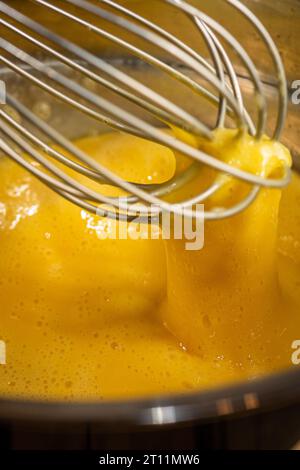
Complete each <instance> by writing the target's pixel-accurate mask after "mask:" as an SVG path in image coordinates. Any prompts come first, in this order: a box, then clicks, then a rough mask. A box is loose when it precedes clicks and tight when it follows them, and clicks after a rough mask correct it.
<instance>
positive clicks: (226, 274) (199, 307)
mask: <svg viewBox="0 0 300 470" xmlns="http://www.w3.org/2000/svg"><path fill="white" fill-rule="evenodd" d="M75 144H76V145H77V146H78V147H79V148H80V149H81V150H83V151H84V152H86V153H87V154H89V155H90V156H91V157H92V158H94V159H95V160H96V161H98V162H100V163H101V164H103V165H105V166H106V167H107V168H109V169H110V170H112V171H114V172H115V173H116V174H117V175H119V176H120V177H122V178H124V179H125V180H127V181H130V182H134V183H138V184H143V185H145V184H160V183H165V182H167V181H169V180H170V179H171V178H173V176H174V175H176V174H178V173H180V172H181V171H183V170H184V169H186V168H187V167H188V166H189V165H190V164H191V162H190V161H189V160H188V159H186V158H185V157H183V156H182V155H179V154H175V153H174V152H172V151H171V150H169V149H167V148H165V147H163V146H161V145H158V144H155V143H152V142H147V141H145V140H143V139H140V138H137V137H132V136H128V135H124V134H117V133H109V134H104V135H101V136H96V137H86V138H83V139H80V140H78V141H76V142H75ZM195 145H198V146H199V147H200V148H201V149H203V150H205V151H207V152H209V153H210V154H212V155H215V156H216V157H217V158H220V159H222V160H223V161H226V162H228V163H230V164H232V165H234V166H236V167H239V168H243V169H247V170H248V171H251V172H252V173H255V174H261V175H264V176H272V175H276V174H277V172H278V171H280V169H281V167H282V166H283V164H284V165H290V163H291V162H290V155H289V153H288V151H287V150H286V149H285V148H284V147H283V146H281V145H280V144H279V143H276V142H272V141H270V140H269V139H267V138H263V139H261V140H260V141H256V140H254V139H253V138H252V137H250V136H248V135H242V134H239V133H236V132H235V131H230V130H219V131H216V133H215V136H214V139H213V140H212V141H211V142H206V141H201V140H200V141H199V142H198V141H197V142H195ZM215 177H216V175H215V174H214V172H213V171H212V170H211V169H209V168H205V167H200V166H199V171H197V172H196V173H195V176H194V177H193V178H192V179H191V181H189V182H188V183H187V184H186V185H184V186H183V187H180V188H178V189H177V190H176V191H175V192H174V193H172V194H171V195H168V196H167V199H168V200H169V201H171V202H176V201H177V200H180V199H182V197H184V198H189V197H192V196H193V195H195V194H197V193H199V191H200V190H201V189H204V188H205V187H207V185H209V184H210V182H211V181H213V179H214V178H215ZM0 178H1V182H2V183H1V187H0V311H1V315H0V341H1V342H2V344H5V351H6V361H5V362H6V363H5V364H1V362H0V394H1V395H2V396H9V397H22V398H24V397H31V398H32V397H34V398H37V397H38V398H40V399H64V400H73V399H76V400H78V399H82V400H90V399H93V400H104V399H113V398H118V399H120V398H128V397H131V398H136V397H142V396H146V395H150V394H157V393H177V392H180V393H182V392H187V391H191V390H200V389H201V388H208V387H212V386H217V385H220V384H224V383H228V382H232V381H236V380H241V379H245V378H251V377H255V376H257V375H260V374H265V373H269V372H272V371H274V370H279V369H282V368H284V367H288V366H290V365H291V355H292V352H293V350H292V349H291V345H292V343H293V341H295V340H296V339H299V338H297V333H298V337H299V336H300V316H299V306H300V294H299V288H298V286H299V283H300V251H299V244H300V212H299V211H298V207H299V202H300V184H299V183H300V180H299V177H298V175H297V174H294V175H293V179H292V183H291V185H290V186H289V187H288V188H286V189H285V190H283V191H282V192H281V191H279V190H270V189H263V190H261V192H260V194H259V196H258V197H257V199H256V200H255V201H254V202H253V204H252V205H251V206H250V207H249V208H248V209H247V210H245V211H244V212H242V213H240V214H239V215H236V216H234V217H232V218H230V219H224V220H220V221H211V222H209V221H207V222H206V223H205V242H204V247H203V248H202V249H201V250H199V251H188V250H186V249H185V247H184V244H185V240H175V239H173V238H172V237H171V239H170V240H163V239H162V237H161V234H160V233H159V228H158V233H159V236H157V237H156V239H149V237H148V238H147V237H146V236H145V234H146V233H145V231H147V230H148V228H147V226H145V225H139V224H138V225H135V226H134V225H133V224H131V223H126V222H117V221H115V220H111V219H107V218H103V217H100V216H96V215H93V214H91V213H89V212H87V211H85V210H82V209H80V208H79V207H77V206H75V205H73V204H72V203H70V202H68V201H66V200H65V199H63V198H61V197H60V196H58V195H56V194H55V193H54V192H52V191H51V190H50V189H49V188H47V187H46V186H44V185H43V184H42V183H41V182H40V181H38V180H37V179H35V178H34V177H33V176H31V175H30V174H29V173H27V172H26V171H25V170H23V169H22V168H20V167H18V166H17V165H16V164H15V163H14V162H12V161H10V160H9V159H7V158H5V157H3V158H1V159H0ZM82 180H83V181H85V178H84V177H82ZM92 186H93V189H95V188H97V190H98V191H99V192H100V193H102V194H105V195H109V196H115V197H117V196H120V195H123V194H124V192H122V191H120V190H118V189H117V188H115V187H112V186H111V185H107V184H106V185H101V184H100V185H99V184H98V183H96V182H93V183H92ZM247 191H249V185H246V184H245V183H241V182H238V181H237V180H232V179H230V178H229V177H228V178H227V179H226V181H225V182H224V185H223V186H222V188H221V189H220V190H219V191H217V192H216V193H215V194H214V195H213V196H212V197H211V198H210V199H209V200H208V201H207V204H206V205H205V209H209V208H211V207H215V206H220V207H221V206H222V207H227V206H228V207H229V206H230V205H232V203H235V202H237V201H238V200H240V198H241V197H243V195H245V194H246V193H247ZM298 212H299V213H298ZM116 230H117V231H118V233H120V230H121V231H122V230H123V233H127V232H128V231H131V232H134V231H135V236H132V237H130V236H129V237H127V238H126V239H121V238H120V237H115V236H110V235H111V234H114V233H115V232H116ZM124 238H125V237H124Z"/></svg>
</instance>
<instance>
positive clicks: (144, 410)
mask: <svg viewBox="0 0 300 470" xmlns="http://www.w3.org/2000/svg"><path fill="white" fill-rule="evenodd" d="M292 404H297V405H300V366H299V367H297V366H292V367H291V368H290V369H288V370H284V371H281V372H277V373H273V374H269V375H267V376H263V377H260V378H255V379H250V380H248V381H243V382H239V383H234V384H231V385H227V386H225V387H218V388H210V389H206V390H203V391H197V392H190V393H184V394H174V395H152V396H149V397H146V398H139V399H126V400H109V401H103V402H102V401H99V402H96V401H90V402H88V401H87V402H85V401H81V402H80V401H72V402H67V401H61V400H58V401H55V400H51V401H43V400H34V399H25V400H22V399H6V398H0V420H22V421H24V420H25V421H39V422H41V421H43V422H49V421H55V422H64V423H69V422H89V423H99V424H105V425H116V424H118V425H126V426H152V427H153V426H157V425H160V426H161V425H174V424H184V423H187V422H191V421H192V422H197V421H212V420H216V419H220V418H227V419H228V418H233V417H238V416H241V415H247V414H249V413H263V412H267V411H268V410H271V409H274V408H276V409H280V408H282V407H284V406H287V405H292Z"/></svg>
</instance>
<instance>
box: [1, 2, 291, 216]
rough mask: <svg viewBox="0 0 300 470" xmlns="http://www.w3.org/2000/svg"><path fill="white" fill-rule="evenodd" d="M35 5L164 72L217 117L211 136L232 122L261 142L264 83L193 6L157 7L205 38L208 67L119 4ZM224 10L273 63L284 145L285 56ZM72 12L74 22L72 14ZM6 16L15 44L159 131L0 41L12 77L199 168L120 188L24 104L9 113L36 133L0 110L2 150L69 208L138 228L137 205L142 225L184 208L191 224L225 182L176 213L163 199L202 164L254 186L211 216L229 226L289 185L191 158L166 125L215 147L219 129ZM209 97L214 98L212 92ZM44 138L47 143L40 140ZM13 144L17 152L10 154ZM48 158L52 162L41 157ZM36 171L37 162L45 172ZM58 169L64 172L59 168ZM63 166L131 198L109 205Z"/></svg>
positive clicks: (245, 12)
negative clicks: (104, 92) (241, 73)
mask: <svg viewBox="0 0 300 470" xmlns="http://www.w3.org/2000/svg"><path fill="white" fill-rule="evenodd" d="M30 1H32V2H33V3H35V4H38V5H39V6H40V7H43V8H44V9H45V15H47V13H49V12H51V13H52V14H56V15H58V17H60V18H66V19H67V20H68V21H72V22H74V23H76V24H77V25H78V26H80V27H82V28H83V31H84V30H85V29H86V28H88V30H89V31H90V32H92V33H93V34H95V35H98V36H100V37H102V38H105V39H106V40H109V41H112V43H114V44H117V45H118V46H120V47H122V48H123V49H124V51H126V53H127V54H128V53H129V54H130V55H132V56H136V57H138V58H139V59H142V60H143V61H145V62H147V63H148V64H150V65H151V66H153V67H155V68H158V69H159V70H160V71H162V72H164V73H166V74H168V75H169V76H170V77H171V78H172V79H173V80H175V81H179V82H181V83H182V84H183V85H184V86H186V87H188V88H189V89H190V90H192V91H193V92H194V93H195V95H197V97H200V98H201V99H203V100H207V101H209V102H210V103H211V104H213V105H214V106H215V107H216V109H217V120H216V123H215V128H218V127H223V126H224V122H225V119H226V118H228V119H231V122H232V125H234V126H235V127H236V128H238V129H242V130H243V129H245V130H247V131H248V132H249V133H250V134H252V135H254V136H256V138H257V139H259V138H260V137H261V136H262V135H263V134H264V132H265V127H266V120H267V107H268V104H267V100H266V96H265V91H264V87H263V84H262V80H261V78H260V75H259V73H258V71H257V69H256V67H255V65H254V63H253V61H252V60H251V58H250V57H249V55H248V54H247V52H246V51H245V49H244V48H243V47H242V45H241V44H240V43H239V42H238V41H237V40H236V39H235V37H234V36H233V35H232V34H231V33H230V32H229V31H228V30H226V29H225V28H224V27H223V26H222V25H221V24H220V23H219V22H217V21H216V20H214V19H213V18H211V17H210V16H208V15H207V14H205V13H203V12H202V11H200V10H199V9H198V8H195V7H194V6H192V5H191V4H190V3H188V2H187V1H184V0H161V2H162V3H167V4H170V5H171V6H172V7H173V8H176V9H177V10H179V11H180V12H181V13H182V14H183V15H187V16H188V17H189V18H191V19H192V20H193V22H194V24H195V26H196V27H197V28H198V31H199V34H200V35H202V38H203V39H204V41H205V43H206V46H207V49H208V51H209V53H210V58H211V60H207V59H206V58H204V57H203V56H201V55H200V54H199V53H198V52H196V51H195V50H193V49H192V48H191V47H190V46H188V45H187V44H185V43H184V42H182V41H181V40H179V39H178V38H177V37H175V36H173V35H172V34H171V33H170V32H168V31H166V30H164V29H162V28H161V27H160V26H158V24H155V23H152V22H150V21H149V20H148V19H146V18H144V17H141V16H139V15H137V14H136V13H135V12H133V11H131V10H130V9H128V8H125V7H124V6H122V5H121V4H119V3H118V2H117V1H113V0H98V1H97V0H93V1H87V0H65V1H64V2H62V1H59V0H57V1H55V2H53V1H48V0H28V3H30ZM224 1H225V2H226V3H227V4H229V6H230V7H232V8H233V9H235V10H237V11H238V12H239V13H240V14H241V15H242V16H244V17H245V18H246V19H247V20H248V21H249V22H250V23H252V25H253V27H254V28H255V29H256V31H257V32H258V33H259V35H260V37H261V39H262V41H264V43H265V45H266V46H267V49H268V51H269V54H270V56H271V58H272V61H273V64H274V70H275V72H276V83H277V92H278V111H277V121H276V125H275V129H274V133H273V136H272V137H273V138H274V139H279V137H280V133H281V130H282V127H283V125H284V121H285V116H286V108H287V84H286V78H285V72H284V68H283V65H282V62H281V58H280V55H279V53H278V50H277V48H276V46H275V44H274V42H273V40H272V39H271V37H270V35H269V33H268V32H267V31H266V29H265V28H264V26H263V25H262V24H261V22H260V21H259V20H258V19H257V18H256V17H255V16H254V15H253V13H252V12H251V11H250V10H249V9H248V8H247V7H246V6H244V5H243V4H242V3H241V2H240V1H238V0H224ZM70 7H71V8H70ZM74 9H75V11H76V13H74ZM83 13H84V14H86V13H88V14H92V15H93V18H95V19H97V18H101V19H102V20H104V21H105V22H107V24H110V25H111V24H113V25H114V26H115V27H118V28H120V29H121V30H122V31H127V32H129V33H130V34H131V35H132V36H133V37H137V38H139V39H142V40H143V41H144V42H147V43H148V44H151V45H152V46H155V47H156V48H157V49H158V50H161V51H163V52H167V53H168V54H170V55H171V56H172V57H173V58H174V59H176V62H177V63H180V64H181V65H182V66H183V67H179V68H177V67H174V66H173V65H170V63H169V62H167V61H164V60H162V59H161V58H160V57H159V56H156V55H154V54H153V53H149V52H148V51H147V50H144V49H143V48H142V47H139V46H137V45H135V43H134V42H133V41H132V42H129V41H127V40H124V39H122V37H121V36H119V35H117V34H115V33H111V32H109V31H108V30H106V29H104V28H102V27H99V26H97V25H96V24H94V23H93V22H92V20H86V19H84V15H83ZM0 14H1V16H0V24H1V28H2V29H3V30H4V29H5V30H7V31H9V32H10V34H13V35H14V36H15V37H16V40H19V39H20V38H21V39H22V40H25V41H27V42H29V43H32V44H33V45H34V46H36V47H38V48H39V50H40V51H42V52H44V53H45V52H46V53H47V54H49V55H50V56H52V57H53V58H54V59H55V60H56V61H58V62H59V63H62V64H64V65H66V66H67V67H69V68H71V69H73V70H75V71H76V72H78V73H79V74H82V76H84V77H88V78H89V79H91V80H92V81H95V82H96V83H97V84H100V85H102V86H104V87H106V88H107V89H109V90H110V91H112V92H113V93H115V94H116V95H119V96H121V97H122V98H123V99H126V100H128V102H130V103H134V105H136V106H138V107H140V108H141V109H143V110H145V111H146V112H148V113H150V114H151V115H152V116H154V117H155V118H156V120H158V121H159V122H160V123H161V127H159V126H155V125H152V124H150V123H149V122H148V121H146V120H144V119H142V118H140V117H138V116H137V115H136V114H134V113H132V112H129V111H128V110H126V109H125V108H123V107H121V106H117V105H116V104H113V103H112V102H110V101H109V100H106V99H104V98H103V97H101V96H99V95H97V94H95V93H94V92H93V91H91V90H90V89H88V88H86V87H84V86H83V85H82V84H80V83H78V82H77V81H73V80H70V79H69V78H68V77H66V76H65V75H64V74H63V73H62V72H61V71H58V70H57V69H56V68H54V67H52V66H51V63H49V62H48V61H41V60H40V59H39V58H38V56H36V55H30V54H29V53H28V52H25V50H23V49H20V48H19V47H17V45H16V42H13V41H11V40H10V41H8V40H6V39H4V37H3V35H2V37H1V38H0V47H1V50H2V51H5V55H1V56H0V60H1V62H2V63H3V64H4V65H5V66H6V67H8V68H9V69H11V70H13V71H14V72H15V73H17V74H19V75H20V76H22V77H23V78H25V79H26V80H29V81H30V82H31V83H33V85H34V86H36V87H39V88H41V89H42V90H44V91H46V92H48V93H49V94H50V95H53V96H54V97H56V98H58V99H60V100H62V101H63V102H64V103H67V105H69V106H71V107H74V108H76V109H77V110H79V111H80V112H82V113H85V114H87V115H88V116H90V117H92V118H94V119H96V120H97V121H100V122H102V123H104V124H106V125H108V126H110V127H111V128H113V129H115V130H118V131H122V132H127V133H130V134H133V135H136V136H140V137H143V138H146V139H150V140H152V141H154V142H157V143H160V144H163V145H165V146H167V147H169V148H171V149H173V150H175V151H178V152H181V153H182V154H184V155H186V156H188V157H190V158H191V159H193V160H194V164H192V165H191V167H190V168H189V169H188V170H186V171H185V172H183V173H182V174H181V175H178V176H176V177H174V178H173V179H172V180H171V181H169V182H168V183H164V184H162V185H141V184H133V183H131V182H128V181H124V180H123V179H122V178H120V177H119V176H117V175H116V174H115V173H113V172H111V171H110V170H108V169H107V168H106V167H104V166H103V165H101V164H100V163H98V162H96V161H95V160H93V159H92V158H90V157H89V156H88V155H87V154H86V153H84V152H83V151H81V150H80V149H79V148H78V147H76V146H75V145H74V144H72V143H71V141H69V140H68V139H66V138H65V137H64V136H63V135H62V134H60V133H59V132H58V131H57V130H55V129H54V128H53V127H51V126H50V125H49V124H47V123H46V122H44V121H43V120H41V119H40V118H39V117H38V116H36V115H35V114H34V113H33V112H32V111H31V110H29V109H28V108H27V107H25V106H24V104H22V103H21V102H20V101H18V100H17V99H15V98H14V97H13V96H11V95H8V96H7V103H8V104H9V105H10V106H11V107H13V108H15V109H16V111H17V112H18V113H19V114H20V115H21V116H22V118H23V119H24V120H25V121H28V123H30V124H31V129H32V128H33V129H35V130H36V131H38V132H35V131H31V130H28V128H27V127H26V126H25V127H24V126H23V125H21V124H19V123H18V122H17V120H15V119H14V118H13V117H12V115H11V114H10V113H9V112H7V111H6V110H5V107H3V108H2V109H0V115H1V123H0V125H1V135H2V137H1V138H0V149H1V150H2V151H3V152H4V153H5V154H6V155H8V156H9V157H11V158H12V159H13V160H15V161H16V162H17V163H19V164H20V165H22V166H23V167H24V168H26V169H27V170H28V171H30V172H31V173H32V174H34V175H35V176H37V177H38V178H39V179H40V180H42V181H43V182H44V183H45V184H47V185H48V186H49V187H50V188H52V189H53V190H54V191H56V192H57V193H59V194H60V195H61V196H63V197H65V198H66V199H68V200H70V201H72V202H73V203H75V204H77V205H78V206H80V207H82V208H84V209H86V210H88V211H91V212H94V213H97V214H98V215H103V216H111V215H113V216H114V217H115V212H113V213H112V211H111V210H110V209H109V208H107V205H109V206H110V207H115V208H116V209H117V211H118V217H119V218H120V219H123V218H126V219H127V220H128V219H130V218H134V216H135V215H136V204H137V203H139V214H142V215H143V216H145V217H150V216H153V215H156V216H159V215H160V214H161V213H162V212H163V211H169V212H172V213H180V212H181V210H182V208H185V214H187V213H188V214H189V215H190V216H192V217H197V212H196V211H195V210H194V205H195V204H197V203H203V202H205V201H206V200H207V199H208V198H209V197H211V196H212V195H213V194H214V193H216V192H217V191H218V190H220V188H221V187H222V184H223V181H224V179H222V178H216V179H215V182H214V183H213V184H212V185H211V186H210V187H208V188H206V189H205V191H202V192H201V193H200V194H198V195H197V196H196V197H193V198H192V199H189V200H184V201H181V202H180V203H176V204H171V203H168V202H166V200H164V199H163V196H165V195H166V194H169V193H170V192H171V191H172V190H174V189H176V188H178V187H180V186H182V185H183V184H185V183H186V182H187V181H188V180H189V178H190V177H191V175H192V174H193V171H195V168H198V167H199V163H200V164H204V165H209V166H210V167H212V168H214V169H215V170H217V171H218V172H220V173H221V174H227V175H231V177H234V178H238V179H239V180H242V181H245V182H247V183H249V184H250V186H249V188H250V189H249V193H248V195H247V196H246V197H245V198H244V199H243V200H242V201H240V202H239V203H238V204H236V205H234V206H233V207H230V208H220V207H216V208H212V209H210V210H209V211H206V212H205V218H206V219H210V220H215V219H220V218H224V217H229V216H231V215H234V214H236V213H238V212H240V211H242V210H244V209H245V208H246V207H248V206H249V205H250V204H251V203H252V201H253V200H254V199H255V198H256V197H257V195H258V193H259V191H260V189H261V188H262V187H269V188H281V187H283V186H285V185H286V184H287V183H288V181H289V178H290V170H289V169H288V168H286V170H285V172H284V175H283V176H282V177H281V178H278V179H275V178H274V179H273V178H265V177H262V176H257V175H254V174H252V173H250V172H247V171H243V170H241V169H238V168H236V167H233V166H231V165H229V164H227V163H224V162H222V161H220V160H218V159H217V158H215V157H214V156H212V155H208V154H207V153H204V152H203V151H201V150H199V149H196V148H194V147H193V146H192V145H189V144H188V143H186V141H184V140H181V139H180V138H178V137H174V136H173V135H170V133H166V132H164V130H163V128H164V127H166V125H171V126H176V128H179V129H182V130H184V131H187V132H188V133H190V134H192V135H197V136H198V135H199V136H204V137H206V138H208V139H210V138H211V137H212V130H213V129H212V128H211V127H209V126H208V125H206V124H205V123H204V122H201V120H200V119H199V118H197V117H195V116H193V115H192V114H191V113H189V112H186V111H184V110H183V109H182V108H181V107H180V106H178V105H177V104H176V103H174V102H173V101H171V100H169V99H166V98H165V97H163V96H162V95H161V94H159V93H157V92H156V91H154V90H153V89H150V88H149V86H146V85H145V84H143V83H141V82H139V81H137V80H135V79H133V78H132V77H130V76H129V75H128V74H126V73H124V72H123V71H121V70H120V69H118V67H116V66H115V65H113V64H111V63H109V62H108V61H105V60H104V59H103V58H101V57H99V56H97V55H96V54H94V53H91V52H90V51H88V50H85V49H84V48H82V47H80V46H78V45H76V44H75V43H74V42H71V41H69V40H68V39H66V38H65V37H62V35H58V34H56V33H55V32H54V31H52V30H51V31H50V30H49V29H47V28H45V27H44V26H42V25H41V24H40V23H37V22H35V21H34V20H32V19H31V18H29V17H27V16H25V15H23V14H22V13H20V12H19V11H16V10H14V9H13V8H12V7H10V6H9V5H8V4H7V3H6V2H3V1H0ZM228 46H230V47H231V48H232V49H233V50H234V51H235V53H236V55H237V56H238V57H239V60H240V61H241V63H242V64H243V66H244V68H245V70H247V73H248V75H249V78H250V79H251V82H252V84H253V87H254V93H255V102H256V106H257V118H256V120H255V122H254V121H253V118H252V117H251V116H250V113H249V112H248V111H247V109H246V107H245V104H244V102H243V95H242V92H241V89H240V84H239V79H238V76H237V73H236V71H235V68H234V65H233V63H232V61H231V60H230V57H229V54H228V52H227V48H228ZM61 50H62V51H63V52H61ZM89 67H92V68H89ZM187 69H188V70H191V71H192V72H193V73H194V75H196V76H197V77H199V79H201V81H200V80H197V81H196V80H195V79H194V78H191V76H190V75H189V74H187V73H186V72H185V71H186V70H187ZM36 71H38V72H39V74H40V75H41V76H42V77H43V78H42V79H41V78H39V77H40V75H39V76H37V74H36V73H35V72H36ZM200 82H201V84H200ZM203 82H204V85H203V84H202V83H203ZM211 89H213V90H214V91H211ZM32 126H33V127H32ZM41 134H42V136H43V137H42V138H41V137H40V135H41ZM12 143H13V145H11V144H12ZM53 144H59V146H60V147H62V148H63V149H65V150H67V151H68V153H69V154H71V155H72V157H74V159H71V158H67V157H66V156H65V155H64V154H62V153H61V152H59V151H58V150H56V149H55V148H54V147H53ZM45 153H46V154H47V156H45ZM25 154H27V155H28V156H30V161H29V159H28V158H26V157H25ZM34 162H38V163H39V165H37V164H36V163H34ZM57 162H60V165H59V166H58V165H57ZM61 164H63V165H66V166H67V167H69V168H71V169H73V170H75V171H78V172H79V173H81V174H83V175H85V176H87V177H89V178H91V179H93V180H94V181H98V182H99V183H101V184H103V183H106V184H111V185H115V186H118V187H120V188H122V189H123V190H125V191H126V193H127V194H128V196H126V197H125V196H124V197H121V198H113V197H107V196H104V195H102V194H101V193H100V192H97V191H95V190H92V189H90V188H88V187H86V186H84V185H83V184H81V183H79V182H78V181H77V180H76V179H75V178H72V177H71V176H70V175H69V174H68V172H65V171H63V169H62V166H61ZM187 211H188V212H187Z"/></svg>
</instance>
